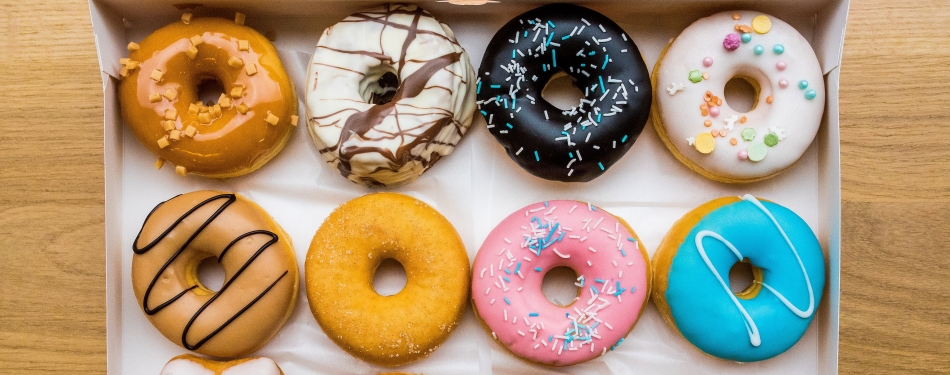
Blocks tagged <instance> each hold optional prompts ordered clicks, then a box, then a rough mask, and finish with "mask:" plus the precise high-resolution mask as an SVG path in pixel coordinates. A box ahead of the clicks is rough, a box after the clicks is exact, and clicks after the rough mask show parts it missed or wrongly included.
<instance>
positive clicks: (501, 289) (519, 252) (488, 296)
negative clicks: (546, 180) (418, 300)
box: [472, 201, 652, 366]
mask: <svg viewBox="0 0 950 375" xmlns="http://www.w3.org/2000/svg"><path fill="white" fill-rule="evenodd" d="M560 266H567V267H570V268H571V269H573V270H574V272H575V273H576V274H578V275H579V276H578V278H577V283H576V284H574V285H576V286H577V287H578V288H579V291H578V292H579V293H578V295H577V298H576V299H574V301H571V303H570V304H568V305H567V306H557V305H555V304H553V303H551V302H550V301H548V299H547V298H546V297H545V296H544V295H543V294H542V293H541V282H542V279H543V278H544V275H545V273H547V272H548V271H550V270H551V269H553V268H556V267H560ZM472 269H473V271H474V272H475V274H474V275H473V276H472V302H473V305H474V306H475V312H476V313H477V316H478V317H479V319H480V320H481V321H482V323H483V324H484V326H485V328H486V329H487V330H488V331H490V332H491V335H492V337H493V338H494V339H495V340H496V341H497V342H498V343H499V344H501V345H503V346H504V347H506V348H507V349H508V350H510V351H511V352H512V353H514V354H515V355H517V356H518V357H521V358H523V359H526V360H528V361H530V362H534V363H540V364H545V365H552V366H568V365H573V364H577V363H581V362H584V361H587V360H590V359H592V358H595V357H597V356H600V355H603V354H606V353H607V351H608V350H613V349H614V348H615V347H616V346H617V345H620V343H622V342H623V340H624V337H626V336H627V334H628V333H629V332H630V331H631V330H632V329H633V326H634V324H636V322H637V320H638V319H639V318H640V314H642V313H643V308H644V307H645V306H646V303H647V299H648V296H649V294H650V283H651V279H652V277H651V270H650V261H649V258H648V257H647V253H646V251H645V250H644V249H643V247H642V246H640V241H639V239H638V238H637V235H636V233H634V232H633V230H632V229H631V228H630V226H629V225H627V223H626V222H624V221H623V220H622V219H620V218H618V217H615V216H613V215H611V214H610V213H608V212H606V211H604V210H603V209H599V208H597V207H595V206H591V205H590V204H587V203H582V202H576V201H548V202H543V203H536V204H532V205H529V206H527V207H525V208H522V209H520V210H518V211H515V212H514V213H512V214H511V215H510V216H508V217H507V218H505V219H504V220H503V221H502V222H501V223H499V224H498V226H497V227H495V229H493V230H492V231H491V233H490V234H489V235H488V238H486V239H485V242H484V243H483V244H482V247H481V248H480V249H479V250H478V255H476V256H475V263H474V265H473V266H472Z"/></svg>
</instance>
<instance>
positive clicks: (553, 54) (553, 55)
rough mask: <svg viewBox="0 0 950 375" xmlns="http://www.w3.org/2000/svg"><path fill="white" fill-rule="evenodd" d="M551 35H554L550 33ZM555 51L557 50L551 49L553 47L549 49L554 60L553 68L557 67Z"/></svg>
mask: <svg viewBox="0 0 950 375" xmlns="http://www.w3.org/2000/svg"><path fill="white" fill-rule="evenodd" d="M551 35H554V34H551ZM556 52H557V51H555V50H553V49H552V50H551V60H553V61H554V67H555V68H557V53H556Z"/></svg>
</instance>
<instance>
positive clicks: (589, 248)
mask: <svg viewBox="0 0 950 375" xmlns="http://www.w3.org/2000/svg"><path fill="white" fill-rule="evenodd" d="M587 250H590V252H592V253H596V252H597V250H594V248H593V247H590V246H588V247H587Z"/></svg>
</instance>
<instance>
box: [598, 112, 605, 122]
mask: <svg viewBox="0 0 950 375" xmlns="http://www.w3.org/2000/svg"><path fill="white" fill-rule="evenodd" d="M603 115H604V114H603V113H598V114H597V123H598V124H599V123H600V118H601V116H603Z"/></svg>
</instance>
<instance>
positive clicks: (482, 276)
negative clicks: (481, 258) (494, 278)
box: [478, 268, 487, 279]
mask: <svg viewBox="0 0 950 375" xmlns="http://www.w3.org/2000/svg"><path fill="white" fill-rule="evenodd" d="M486 270H487V269H486V268H482V273H481V274H480V275H479V276H478V278H479V279H484V278H485V271H486Z"/></svg>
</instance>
